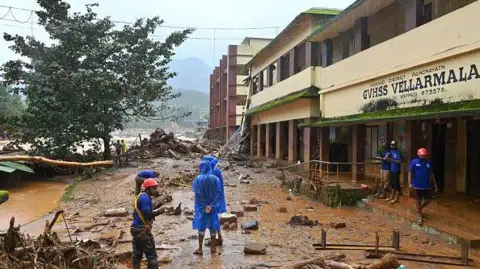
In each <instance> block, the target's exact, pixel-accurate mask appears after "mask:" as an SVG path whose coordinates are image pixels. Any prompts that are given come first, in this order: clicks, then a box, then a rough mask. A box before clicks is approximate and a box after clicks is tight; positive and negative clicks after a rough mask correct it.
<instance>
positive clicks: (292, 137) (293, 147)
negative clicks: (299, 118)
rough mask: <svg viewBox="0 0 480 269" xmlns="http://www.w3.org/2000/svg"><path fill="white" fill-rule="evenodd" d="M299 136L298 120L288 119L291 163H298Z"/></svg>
mask: <svg viewBox="0 0 480 269" xmlns="http://www.w3.org/2000/svg"><path fill="white" fill-rule="evenodd" d="M297 138H298V131H297V124H296V121H295V120H289V121H288V161H289V162H290V163H296V162H297V159H298V156H297V147H298V145H297Z"/></svg>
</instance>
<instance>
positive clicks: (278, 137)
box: [275, 122, 285, 160]
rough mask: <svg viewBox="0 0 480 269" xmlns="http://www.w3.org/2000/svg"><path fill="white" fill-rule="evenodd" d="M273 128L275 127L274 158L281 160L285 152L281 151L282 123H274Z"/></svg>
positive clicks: (282, 140) (282, 141) (282, 138)
mask: <svg viewBox="0 0 480 269" xmlns="http://www.w3.org/2000/svg"><path fill="white" fill-rule="evenodd" d="M275 128H277V130H276V131H275V136H276V137H275V159H277V160H283V156H284V154H285V152H283V150H282V143H285V141H284V139H285V137H284V135H283V132H282V131H283V130H282V123H281V122H277V123H276V124H275Z"/></svg>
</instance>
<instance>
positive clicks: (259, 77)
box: [258, 70, 265, 92]
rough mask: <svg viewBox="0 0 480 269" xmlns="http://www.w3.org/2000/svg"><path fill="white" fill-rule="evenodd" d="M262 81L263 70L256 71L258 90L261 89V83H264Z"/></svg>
mask: <svg viewBox="0 0 480 269" xmlns="http://www.w3.org/2000/svg"><path fill="white" fill-rule="evenodd" d="M263 81H264V77H263V70H262V71H261V72H260V73H258V91H259V92H261V91H263V85H265V83H264V82H263Z"/></svg>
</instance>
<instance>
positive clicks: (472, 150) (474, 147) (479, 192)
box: [467, 120, 480, 197]
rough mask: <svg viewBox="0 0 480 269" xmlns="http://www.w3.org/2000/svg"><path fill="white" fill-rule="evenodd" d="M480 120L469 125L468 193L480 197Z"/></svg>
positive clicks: (472, 121)
mask: <svg viewBox="0 0 480 269" xmlns="http://www.w3.org/2000/svg"><path fill="white" fill-rule="evenodd" d="M479 133H480V120H469V121H468V123H467V193H468V195H470V196H474V197H480V169H479V167H478V166H479V165H478V164H479V163H480V139H478V134H479Z"/></svg>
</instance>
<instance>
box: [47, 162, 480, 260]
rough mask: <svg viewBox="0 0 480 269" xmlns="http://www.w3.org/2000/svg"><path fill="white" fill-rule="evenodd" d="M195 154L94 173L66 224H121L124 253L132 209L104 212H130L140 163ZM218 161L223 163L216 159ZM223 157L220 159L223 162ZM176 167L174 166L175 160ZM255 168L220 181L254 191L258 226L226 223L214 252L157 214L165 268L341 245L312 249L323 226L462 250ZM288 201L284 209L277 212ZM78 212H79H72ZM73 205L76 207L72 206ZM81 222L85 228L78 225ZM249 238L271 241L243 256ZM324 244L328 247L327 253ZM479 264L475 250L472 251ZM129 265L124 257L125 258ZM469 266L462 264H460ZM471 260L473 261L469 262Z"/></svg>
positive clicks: (189, 166) (288, 256)
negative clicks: (300, 218) (300, 222)
mask: <svg viewBox="0 0 480 269" xmlns="http://www.w3.org/2000/svg"><path fill="white" fill-rule="evenodd" d="M197 163H198V161H195V160H191V159H188V160H187V159H185V160H173V159H154V160H151V161H149V162H148V163H143V164H142V165H141V167H139V168H128V169H122V170H120V171H118V172H115V173H109V174H104V175H102V176H99V177H96V178H94V179H92V180H88V181H83V182H81V183H79V184H78V186H77V188H76V191H75V194H74V199H73V201H71V202H69V203H61V204H60V208H62V209H64V210H65V211H66V215H67V216H68V217H67V221H68V223H69V226H70V230H71V232H72V233H73V232H74V230H76V229H77V233H75V234H73V237H75V238H78V239H96V240H102V239H107V238H117V237H118V235H119V234H120V231H124V232H125V235H124V236H123V237H122V238H121V239H120V240H119V245H118V247H117V249H116V252H117V254H125V255H128V252H129V251H130V250H131V236H130V234H129V226H130V224H131V216H130V215H129V216H126V217H114V218H106V217H103V216H102V212H105V211H106V210H108V209H113V208H126V209H127V210H128V211H129V212H132V210H133V208H132V205H133V190H134V186H135V184H134V178H135V175H136V173H137V172H138V171H139V170H140V169H142V168H149V169H154V170H158V171H159V172H160V173H161V176H168V175H169V174H173V173H175V172H179V171H180V172H187V173H188V172H195V171H197ZM221 164H222V163H221ZM221 164H220V165H221ZM173 167H175V168H173ZM258 170H259V169H255V171H256V172H254V171H253V170H251V169H249V168H246V167H240V166H235V167H233V169H232V168H230V169H229V170H227V171H224V172H223V174H224V181H225V184H232V185H234V184H236V187H225V192H226V199H227V203H228V204H229V206H230V207H231V206H232V205H234V204H240V206H241V204H242V203H248V201H249V200H250V199H251V198H256V199H257V200H258V201H259V202H260V204H259V207H258V208H259V209H258V211H257V212H245V216H244V217H240V218H239V223H240V222H243V221H250V220H258V221H259V223H260V225H259V229H258V230H257V231H251V233H250V234H245V233H243V232H242V230H241V229H240V225H238V229H237V230H233V231H223V235H224V245H223V246H222V247H220V248H219V250H220V254H217V255H213V256H212V255H211V254H210V253H209V251H206V250H205V251H204V255H203V257H198V256H195V255H193V254H192V253H193V251H194V250H195V249H196V247H197V236H196V231H194V230H192V228H191V220H189V219H188V218H187V216H186V215H183V214H182V215H181V216H167V215H161V216H159V217H157V219H156V221H155V225H154V228H153V234H154V236H155V240H156V244H157V247H158V248H160V249H159V250H158V251H157V253H158V256H159V260H160V261H161V267H162V268H240V267H242V266H251V265H255V264H262V263H263V264H282V263H284V264H286V263H289V262H292V261H298V260H302V259H311V258H315V257H319V256H322V255H324V254H332V253H338V252H339V251H316V250H315V249H314V248H313V247H312V244H314V243H319V241H320V234H321V230H322V228H324V229H325V230H326V231H327V236H328V242H329V243H356V244H360V243H365V244H367V243H368V244H374V240H375V232H378V233H379V235H380V243H381V244H390V236H391V233H392V231H393V230H397V231H399V232H400V233H401V248H402V250H406V251H412V252H417V253H428V254H437V255H459V248H458V247H456V246H451V245H448V244H447V243H444V242H443V241H441V240H440V239H439V238H436V237H433V236H430V235H426V234H424V233H422V232H419V231H413V230H412V229H411V228H410V227H409V226H408V225H406V224H404V223H401V222H395V221H392V220H387V219H386V218H384V217H382V216H381V215H376V214H374V213H371V212H367V211H363V210H361V209H357V208H335V209H331V208H326V207H324V206H322V205H320V204H318V203H316V202H311V201H308V200H307V199H304V198H303V197H299V196H295V197H293V199H292V200H287V199H286V198H287V196H288V193H287V192H286V191H285V190H283V189H281V188H280V187H279V185H280V181H279V180H277V179H276V175H277V174H278V172H277V171H276V170H274V169H264V170H263V169H262V172H260V173H258ZM240 174H243V175H244V176H245V175H249V176H250V178H249V179H248V180H249V181H250V184H240V183H239V182H238V178H239V175H240ZM169 190H170V192H171V193H172V196H173V201H172V202H171V203H169V204H167V206H176V205H177V204H178V203H179V202H182V208H185V207H186V208H188V209H193V193H192V191H191V189H190V188H187V187H179V188H171V187H169ZM280 207H285V208H286V211H287V212H285V213H281V212H278V209H279V208H280ZM76 212H78V213H76ZM75 213H76V214H75ZM294 215H304V216H307V217H308V218H309V219H310V220H313V221H319V223H320V225H318V226H313V227H308V226H291V225H289V224H287V222H288V221H289V220H290V218H291V217H292V216H294ZM331 222H335V223H341V222H344V223H345V224H346V227H345V228H342V229H334V228H330V223H331ZM95 223H97V224H98V223H106V225H100V226H97V227H93V228H91V229H89V230H85V229H83V228H84V227H88V226H91V225H92V224H95ZM54 230H55V231H57V232H58V233H59V235H60V236H61V238H62V239H63V240H68V235H67V233H66V230H65V227H64V224H63V222H58V223H57V225H56V226H55V227H54ZM82 230H85V231H83V232H82ZM207 237H208V232H207ZM249 242H259V243H266V244H268V245H269V246H268V249H267V254H266V255H261V256H246V255H245V254H244V253H243V250H244V245H245V244H246V243H249ZM325 252H326V253H325ZM341 252H342V253H344V254H345V255H346V256H347V260H349V261H351V262H355V263H357V264H370V263H372V262H373V261H372V260H365V259H364V257H363V251H341ZM473 258H474V259H475V260H476V263H477V264H478V262H479V261H478V260H477V259H476V257H473ZM401 263H402V264H404V265H406V266H407V267H408V268H455V267H452V266H440V265H435V264H425V263H415V262H404V261H401ZM126 266H127V268H128V266H129V264H128V262H127V263H126ZM459 268H467V267H459ZM471 268H475V267H471Z"/></svg>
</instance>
